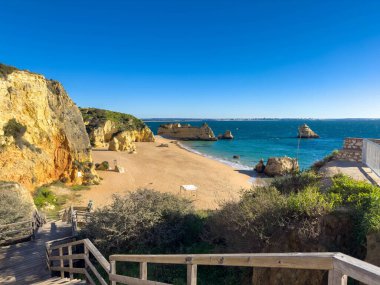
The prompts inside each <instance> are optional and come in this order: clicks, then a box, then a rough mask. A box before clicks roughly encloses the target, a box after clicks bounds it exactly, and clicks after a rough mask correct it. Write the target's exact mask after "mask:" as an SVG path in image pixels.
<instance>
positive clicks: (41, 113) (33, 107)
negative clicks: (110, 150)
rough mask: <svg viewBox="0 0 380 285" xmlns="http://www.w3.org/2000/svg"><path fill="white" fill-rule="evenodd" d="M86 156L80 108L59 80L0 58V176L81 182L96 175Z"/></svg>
mask: <svg viewBox="0 0 380 285" xmlns="http://www.w3.org/2000/svg"><path fill="white" fill-rule="evenodd" d="M84 162H87V164H86V165H84ZM90 162H91V148H90V141H89V138H88V136H87V133H86V129H85V126H84V123H83V120H82V116H81V113H80V111H79V109H78V108H77V106H76V105H75V104H74V102H73V101H72V100H71V99H70V97H69V96H68V95H67V93H66V91H65V90H64V88H63V86H62V85H61V84H60V83H59V82H57V81H53V80H48V79H46V78H45V77H44V76H42V75H39V74H36V73H31V72H29V71H21V70H18V69H16V68H13V67H10V66H6V65H1V64H0V180H5V181H15V182H19V183H20V184H22V185H23V186H26V187H27V188H28V189H30V190H31V189H33V188H34V187H35V186H38V185H41V184H45V183H50V182H52V181H55V180H58V179H64V180H65V181H67V182H70V181H75V182H77V183H82V182H83V180H85V181H86V179H93V178H94V175H93V174H94V173H93V170H92V169H91V164H90ZM79 168H81V169H83V170H84V171H83V172H81V173H79V172H80V170H79Z"/></svg>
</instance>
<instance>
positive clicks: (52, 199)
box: [33, 186, 66, 210]
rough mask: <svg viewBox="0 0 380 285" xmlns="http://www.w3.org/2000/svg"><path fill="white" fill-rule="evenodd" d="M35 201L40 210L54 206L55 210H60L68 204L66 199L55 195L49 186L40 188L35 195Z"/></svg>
mask: <svg viewBox="0 0 380 285" xmlns="http://www.w3.org/2000/svg"><path fill="white" fill-rule="evenodd" d="M33 199H34V204H35V205H36V206H37V208H39V209H41V208H43V207H45V206H54V207H55V210H58V208H59V207H60V206H62V205H64V204H65V202H66V197H64V196H57V195H55V194H54V193H53V191H52V190H51V189H49V187H48V186H42V187H39V188H38V189H37V190H36V192H35V193H34V197H33Z"/></svg>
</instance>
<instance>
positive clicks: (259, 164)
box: [255, 159, 265, 173]
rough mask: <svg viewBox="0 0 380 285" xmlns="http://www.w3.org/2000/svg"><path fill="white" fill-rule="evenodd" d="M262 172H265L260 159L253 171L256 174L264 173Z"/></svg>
mask: <svg viewBox="0 0 380 285" xmlns="http://www.w3.org/2000/svg"><path fill="white" fill-rule="evenodd" d="M264 170H265V164H264V160H263V159H260V161H259V163H258V164H256V166H255V171H256V172H257V173H264Z"/></svg>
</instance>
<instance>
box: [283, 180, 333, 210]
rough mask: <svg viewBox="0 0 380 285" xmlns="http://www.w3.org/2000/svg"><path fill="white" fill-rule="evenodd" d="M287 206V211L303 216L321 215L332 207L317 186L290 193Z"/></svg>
mask: <svg viewBox="0 0 380 285" xmlns="http://www.w3.org/2000/svg"><path fill="white" fill-rule="evenodd" d="M287 207H288V209H289V211H291V212H293V213H296V214H297V215H300V216H305V217H315V216H321V215H323V214H326V213H328V212H330V211H331V209H332V205H331V203H330V202H328V200H327V199H326V197H325V195H323V194H322V193H321V192H320V191H319V189H318V188H317V187H310V186H308V187H307V188H306V189H305V190H303V191H301V192H298V193H292V194H290V196H289V197H288V199H287Z"/></svg>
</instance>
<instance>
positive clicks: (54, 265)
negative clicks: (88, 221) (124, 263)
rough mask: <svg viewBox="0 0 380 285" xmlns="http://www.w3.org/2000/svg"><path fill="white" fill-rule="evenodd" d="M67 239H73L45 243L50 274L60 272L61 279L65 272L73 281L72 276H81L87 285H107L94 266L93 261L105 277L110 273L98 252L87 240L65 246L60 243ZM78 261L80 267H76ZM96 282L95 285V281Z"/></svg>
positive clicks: (107, 264)
mask: <svg viewBox="0 0 380 285" xmlns="http://www.w3.org/2000/svg"><path fill="white" fill-rule="evenodd" d="M67 239H75V237H70V238H66V239H61V240H55V241H52V242H49V243H47V245H46V252H47V260H48V268H49V269H50V271H52V272H54V271H55V272H60V275H61V278H64V277H65V272H67V273H68V274H69V277H70V278H71V279H73V274H75V273H76V274H81V275H83V276H84V277H85V278H86V280H87V281H88V283H90V284H92V285H95V284H98V283H100V284H102V285H107V284H108V282H107V281H106V280H105V279H104V278H103V276H102V275H101V273H99V271H98V269H97V267H96V266H95V265H94V263H93V262H94V261H96V262H97V263H98V265H99V266H100V267H101V268H102V269H103V270H104V273H105V275H106V276H108V274H109V272H110V270H111V269H110V263H109V262H108V261H107V260H106V259H105V258H104V256H103V255H102V254H101V253H100V252H99V250H98V249H97V248H96V247H95V246H94V245H93V244H92V242H91V241H90V240H88V239H83V240H78V241H71V242H69V243H65V244H57V243H62V242H63V241H64V240H66V241H67ZM78 261H82V265H81V266H80V267H78V266H74V265H77V263H78ZM93 277H95V280H97V282H96V283H95V280H94V278H93Z"/></svg>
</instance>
